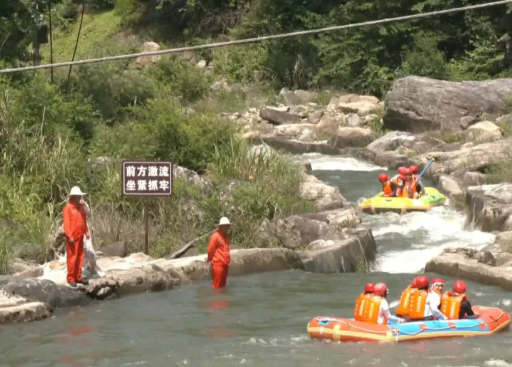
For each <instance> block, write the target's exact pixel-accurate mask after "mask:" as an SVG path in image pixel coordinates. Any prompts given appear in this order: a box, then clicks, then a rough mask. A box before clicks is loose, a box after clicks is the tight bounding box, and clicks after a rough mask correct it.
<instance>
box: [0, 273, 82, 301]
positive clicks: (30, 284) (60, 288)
mask: <svg viewBox="0 0 512 367" xmlns="http://www.w3.org/2000/svg"><path fill="white" fill-rule="evenodd" d="M0 290H3V291H4V292H6V293H7V294H11V295H15V296H19V297H22V298H25V299H27V300H28V301H30V302H42V303H45V304H48V305H50V307H52V308H63V307H71V306H83V305H87V304H89V303H90V301H91V300H90V298H88V297H87V296H86V295H84V294H82V293H79V292H76V291H74V290H73V289H72V288H70V287H67V286H64V285H57V284H55V283H54V282H52V281H50V280H46V279H28V278H21V277H14V276H0Z"/></svg>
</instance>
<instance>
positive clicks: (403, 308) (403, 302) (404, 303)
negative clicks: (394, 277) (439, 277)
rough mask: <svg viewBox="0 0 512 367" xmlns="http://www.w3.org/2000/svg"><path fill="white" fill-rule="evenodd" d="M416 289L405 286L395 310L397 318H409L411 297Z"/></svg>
mask: <svg viewBox="0 0 512 367" xmlns="http://www.w3.org/2000/svg"><path fill="white" fill-rule="evenodd" d="M417 290H418V289H417V288H411V286H410V285H409V286H407V288H405V290H404V291H403V292H402V295H401V296H400V304H399V305H398V307H397V309H396V315H397V316H409V306H410V304H411V297H412V295H413V294H414V293H416V291H417Z"/></svg>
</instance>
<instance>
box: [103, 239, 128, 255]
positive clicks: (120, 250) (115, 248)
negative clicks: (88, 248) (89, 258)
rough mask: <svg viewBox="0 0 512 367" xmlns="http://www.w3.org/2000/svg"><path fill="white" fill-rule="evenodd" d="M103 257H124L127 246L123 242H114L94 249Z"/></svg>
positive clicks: (126, 252)
mask: <svg viewBox="0 0 512 367" xmlns="http://www.w3.org/2000/svg"><path fill="white" fill-rule="evenodd" d="M96 251H97V252H100V253H101V254H102V255H103V256H105V257H125V256H127V255H128V246H127V245H126V243H125V242H116V243H113V244H112V245H109V246H104V247H100V248H99V249H97V250H96Z"/></svg>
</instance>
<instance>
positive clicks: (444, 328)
mask: <svg viewBox="0 0 512 367" xmlns="http://www.w3.org/2000/svg"><path fill="white" fill-rule="evenodd" d="M486 308H487V309H489V308H494V309H498V310H500V315H499V316H498V317H497V318H494V317H491V318H492V321H491V322H498V321H499V320H500V319H501V318H502V317H503V316H504V315H505V314H504V313H503V310H501V309H499V308H497V307H486ZM314 320H318V321H320V322H322V321H323V322H325V321H335V322H339V323H340V324H343V325H345V326H347V327H349V328H352V329H356V330H360V331H364V332H369V333H372V334H387V333H388V332H390V331H391V332H392V333H393V334H394V335H395V337H396V338H398V336H399V335H400V334H402V335H405V336H413V335H418V334H421V333H423V332H425V331H427V330H430V331H441V330H448V329H451V327H450V326H447V327H440V328H424V329H420V330H418V331H417V332H415V333H406V332H404V331H401V330H398V329H397V328H391V327H390V329H389V330H383V331H377V330H369V329H366V328H363V327H360V326H356V325H352V324H350V323H348V322H346V321H342V320H340V319H335V318H329V317H316V318H315V319H314ZM468 320H469V319H468ZM435 321H446V322H450V321H454V320H435ZM482 324H485V323H484V322H483V321H482V320H478V323H477V324H475V325H468V326H458V327H457V328H458V329H471V328H474V327H475V326H479V325H482ZM388 325H389V324H388Z"/></svg>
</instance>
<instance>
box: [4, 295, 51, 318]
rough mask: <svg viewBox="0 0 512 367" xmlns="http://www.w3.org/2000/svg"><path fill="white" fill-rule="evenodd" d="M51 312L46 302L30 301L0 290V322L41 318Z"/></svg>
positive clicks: (48, 315)
mask: <svg viewBox="0 0 512 367" xmlns="http://www.w3.org/2000/svg"><path fill="white" fill-rule="evenodd" d="M51 314H52V309H51V307H50V305H48V304H46V303H43V302H31V301H29V300H28V299H26V298H24V297H19V296H15V295H12V294H9V293H7V292H5V291H3V290H0V324H6V323H15V322H29V321H36V320H42V319H46V318H47V317H50V315H51Z"/></svg>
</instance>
